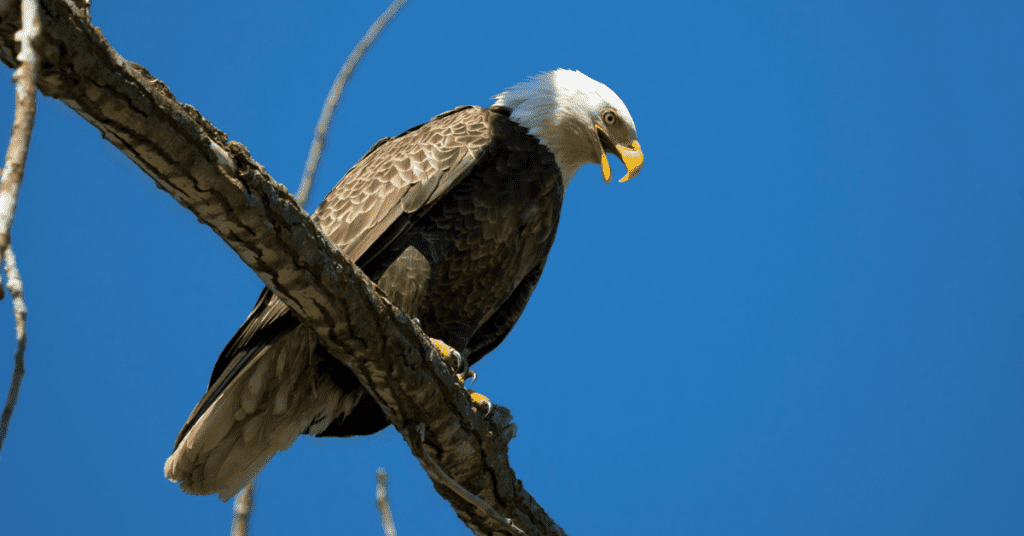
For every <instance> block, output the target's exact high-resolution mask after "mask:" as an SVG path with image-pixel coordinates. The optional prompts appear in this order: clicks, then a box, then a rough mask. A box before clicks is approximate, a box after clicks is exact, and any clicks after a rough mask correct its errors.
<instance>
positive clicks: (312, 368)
mask: <svg viewBox="0 0 1024 536" xmlns="http://www.w3.org/2000/svg"><path fill="white" fill-rule="evenodd" d="M606 153H612V154H614V155H615V156H617V157H619V159H621V160H622V162H623V163H624V164H625V166H626V169H627V173H626V176H625V177H623V178H622V180H621V181H620V182H623V181H626V180H628V179H630V178H632V177H633V176H635V175H636V174H637V173H638V172H639V171H640V168H641V166H642V164H643V153H642V152H641V151H640V144H639V143H638V142H637V137H636V127H635V125H634V124H633V119H632V117H630V115H629V111H628V110H627V109H626V105H625V104H623V102H622V100H621V99H619V97H618V96H617V95H616V94H615V93H614V92H613V91H612V90H611V89H609V88H608V87H607V86H605V85H604V84H602V83H600V82H597V81H595V80H593V79H591V78H589V77H587V76H586V75H584V74H582V73H580V72H577V71H569V70H563V69H560V70H556V71H550V72H545V73H541V74H540V75H537V76H535V77H532V78H530V79H528V80H526V81H524V82H521V83H519V84H516V85H514V86H512V87H510V88H508V89H507V90H506V91H504V92H502V93H501V94H499V95H497V96H496V97H495V102H494V105H493V106H491V107H489V108H480V107H477V106H463V107H460V108H456V109H454V110H452V111H449V112H445V113H443V114H441V115H438V116H437V117H435V118H433V119H432V120H431V121H430V122H429V123H424V124H422V125H419V126H416V127H413V128H411V129H409V130H407V131H406V132H404V133H402V134H400V135H398V136H396V137H394V138H385V139H383V140H381V141H380V142H378V143H377V144H376V145H374V146H373V148H371V149H370V151H369V152H367V153H366V155H365V156H363V158H362V159H360V160H359V162H357V163H356V165H354V166H353V167H352V169H350V170H349V171H348V173H346V174H345V176H344V177H343V178H342V180H341V181H340V182H339V183H338V184H337V185H336V186H335V187H334V189H333V190H331V193H330V194H328V195H327V198H326V199H324V201H323V203H321V204H320V206H319V207H318V208H317V209H316V212H314V213H313V219H314V221H316V222H317V223H319V225H320V226H321V228H322V229H323V232H324V234H325V235H326V236H327V237H328V238H330V239H331V240H332V241H334V242H335V243H336V244H337V245H338V247H339V248H340V249H341V251H342V252H343V253H344V254H345V256H346V257H347V258H349V259H351V260H353V261H355V263H356V264H357V265H358V266H359V268H361V269H362V270H363V271H364V272H365V273H366V274H367V276H369V277H370V279H372V280H373V281H374V282H376V283H377V285H378V286H379V287H380V289H381V290H382V291H384V293H385V294H387V296H388V297H389V299H390V300H391V301H392V303H394V304H395V305H396V306H398V307H399V308H400V309H402V310H403V311H404V312H405V313H406V314H407V315H408V316H409V317H411V318H416V319H418V322H419V323H420V326H421V327H422V328H423V331H424V332H425V333H427V334H428V335H429V336H430V337H431V338H433V339H435V341H436V342H435V344H437V345H438V346H439V348H442V349H445V348H447V349H449V350H455V351H457V352H458V354H457V355H461V358H462V359H464V360H465V361H466V362H467V363H468V364H469V365H472V364H473V363H475V362H477V361H478V360H479V359H480V358H482V357H483V356H484V355H485V354H487V353H488V352H490V351H491V350H493V349H494V348H495V347H496V346H497V345H498V344H499V343H500V342H501V341H502V340H503V339H504V338H505V336H506V335H508V333H509V331H510V330H511V329H512V326H513V325H515V323H516V321H517V320H518V319H519V315H520V314H521V313H522V312H523V309H524V308H525V307H526V302H527V301H528V300H529V299H530V294H531V293H532V292H533V289H534V287H535V286H536V285H537V281H538V280H539V279H540V275H541V272H542V270H543V269H544V262H545V259H547V256H548V251H549V250H550V249H551V245H552V243H553V242H554V239H555V230H556V227H557V225H558V217H559V213H560V210H561V206H562V196H563V194H564V192H565V189H566V187H567V186H568V185H569V181H570V180H572V178H573V176H574V175H575V174H576V172H577V171H578V170H579V169H580V167H582V166H583V165H584V164H587V163H595V164H599V165H600V166H601V172H602V175H603V176H604V179H605V182H608V181H609V179H610V178H611V168H610V167H609V165H608V157H607V156H606ZM445 345H447V346H446V347H445ZM388 424H389V423H388V420H387V419H386V418H385V416H384V413H383V411H382V410H381V409H380V406H378V405H377V403H376V402H375V401H374V400H373V398H372V397H370V396H369V395H368V394H367V393H366V392H365V390H364V389H363V388H362V386H361V385H360V384H359V381H358V380H357V379H356V377H355V375H354V374H353V373H352V372H351V371H350V370H349V369H347V368H346V367H345V366H344V365H342V364H341V363H340V362H338V361H337V360H336V359H334V358H333V357H332V356H331V354H330V353H329V352H328V351H327V350H326V349H324V348H323V347H322V346H321V345H320V344H319V342H318V339H317V337H316V335H315V334H314V333H313V332H312V331H310V330H309V329H307V328H306V327H305V326H303V325H302V324H301V323H300V322H299V320H298V319H297V318H296V317H295V316H294V315H293V314H292V313H291V311H290V310H289V309H288V307H287V306H286V305H285V304H284V303H282V302H281V301H280V300H279V299H278V298H277V297H276V296H275V295H274V294H273V293H271V292H269V291H268V290H267V289H264V290H263V293H262V294H261V295H260V297H259V299H258V300H257V302H256V305H255V307H254V308H253V310H252V312H251V313H249V317H248V318H247V319H246V321H245V323H244V324H242V327H241V328H239V330H238V332H237V333H235V335H234V337H232V338H231V340H230V341H228V343H227V346H226V347H225V348H224V350H223V352H221V354H220V357H219V358H218V359H217V363H216V365H214V368H213V374H212V377H211V379H210V384H209V388H208V390H207V392H206V394H205V395H204V396H203V397H202V399H201V400H200V401H199V403H198V404H197V405H196V407H195V409H194V410H193V411H192V414H191V415H189V417H188V420H187V421H186V423H185V426H184V427H183V428H182V429H181V432H180V433H179V434H178V437H177V440H176V441H175V443H174V452H173V453H172V454H171V456H170V457H169V458H168V459H167V462H166V464H165V465H164V474H165V475H166V476H167V478H168V479H170V480H171V481H174V482H180V484H181V488H182V489H183V490H185V491H186V492H188V493H193V494H199V495H206V494H211V493H219V494H220V498H221V500H227V499H228V498H230V497H231V496H232V495H234V494H235V493H237V492H238V491H239V490H240V489H241V488H242V487H243V486H244V485H245V484H246V483H247V482H248V481H249V480H250V479H252V478H253V476H255V474H256V473H257V472H258V471H259V470H260V469H261V468H262V467H263V466H264V465H265V464H266V463H267V462H268V461H269V460H270V458H271V456H273V455H274V454H276V453H277V452H279V451H283V450H285V449H287V448H288V447H290V446H291V445H292V443H293V442H294V441H295V439H296V438H297V437H298V436H299V435H300V434H309V435H313V436H321V437H322V436H336V437H345V436H352V435H365V434H373V433H376V432H378V431H380V430H383V429H384V428H385V427H387V426H388Z"/></svg>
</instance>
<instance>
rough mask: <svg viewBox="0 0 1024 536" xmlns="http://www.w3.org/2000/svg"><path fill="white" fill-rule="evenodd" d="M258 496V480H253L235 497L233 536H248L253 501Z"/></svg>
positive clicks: (232, 524)
mask: <svg viewBox="0 0 1024 536" xmlns="http://www.w3.org/2000/svg"><path fill="white" fill-rule="evenodd" d="M255 495H256V479H255V478H254V479H252V480H250V481H249V483H248V484H246V485H245V487H244V488H242V491H240V492H238V494H237V495H235V507H234V510H235V517H234V519H232V520H231V536H247V535H248V534H249V519H250V518H251V517H252V501H253V497H254V496H255Z"/></svg>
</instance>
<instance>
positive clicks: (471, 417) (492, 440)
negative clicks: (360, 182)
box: [0, 0, 564, 535]
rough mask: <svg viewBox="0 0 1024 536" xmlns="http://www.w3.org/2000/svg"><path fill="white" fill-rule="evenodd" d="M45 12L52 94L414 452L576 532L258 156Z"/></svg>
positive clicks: (7, 48)
mask: <svg viewBox="0 0 1024 536" xmlns="http://www.w3.org/2000/svg"><path fill="white" fill-rule="evenodd" d="M40 5H41V7H42V10H41V13H40V15H41V18H42V23H43V26H42V28H43V30H44V33H43V36H42V39H41V41H42V42H41V43H40V44H41V46H40V51H41V52H42V58H41V60H42V61H41V64H40V76H39V80H38V86H39V90H40V91H41V92H42V93H43V94H44V95H47V96H51V97H54V98H57V99H60V100H61V101H62V102H64V103H65V104H67V105H68V106H69V107H71V108H72V109H73V110H75V112H76V113H78V114H79V115H81V116H82V117H83V118H85V119H86V120H87V121H89V123H91V124H92V125H93V126H95V127H96V128H97V129H98V130H100V132H102V134H103V136H104V137H105V138H106V139H107V140H109V141H110V142H111V143H112V144H114V146H116V147H117V148H118V149H120V150H121V151H122V152H124V153H125V155H127V156H128V157H129V158H131V159H132V161H134V162H135V163H136V164H137V165H138V166H139V167H140V168H141V169H142V170H143V171H145V172H146V173H147V174H148V175H149V176H150V177H151V178H153V180H154V181H155V183H156V185H157V187H159V188H161V189H163V190H165V191H167V192H168V193H169V194H170V195H171V196H172V197H173V198H174V199H175V200H177V201H178V202H179V203H180V204H181V205H182V206H184V207H186V208H187V209H189V210H190V211H191V212H192V213H193V214H195V215H196V217H197V218H198V219H199V221H201V222H203V223H204V224H206V225H208V226H210V227H211V228H212V229H213V230H214V232H216V233H217V234H218V235H219V236H220V237H221V238H222V239H223V240H224V241H225V242H226V243H227V244H228V245H229V246H230V247H231V248H232V249H233V250H234V251H235V252H236V253H237V254H238V255H239V257H240V258H241V259H242V260H243V262H245V263H246V264H247V265H248V266H249V267H250V268H252V269H253V271H254V272H256V274H257V275H258V276H259V277H260V279H261V280H262V281H263V282H264V283H265V284H266V285H267V287H268V288H269V289H270V290H271V291H272V292H274V293H275V294H276V295H277V296H278V297H280V298H281V299H282V300H283V301H284V303H285V304H287V305H288V307H290V308H291V310H292V312H293V314H295V316H296V317H297V318H299V319H300V320H301V321H302V322H303V324H304V325H305V326H306V327H308V328H309V329H310V330H312V331H313V332H314V333H316V334H317V336H318V337H319V338H320V342H321V344H323V345H324V347H325V348H326V349H327V350H328V351H330V352H331V354H332V355H333V356H334V357H335V358H337V359H338V360H340V361H341V362H342V363H343V364H344V365H345V366H346V367H347V368H349V369H350V370H351V371H352V372H353V373H354V374H355V375H356V377H357V378H358V379H359V382H360V383H361V384H362V385H363V387H364V388H365V389H366V390H367V392H369V393H370V394H371V395H372V396H373V398H374V400H375V401H376V402H377V403H378V404H380V406H381V409H382V410H383V411H384V413H385V415H386V416H387V418H388V420H389V421H390V422H391V423H392V424H393V425H394V426H395V428H396V430H398V431H399V433H401V434H402V436H403V437H404V438H405V440H406V443H407V444H409V445H410V448H411V449H412V450H413V451H414V453H417V454H419V453H422V452H429V453H430V455H431V458H432V459H433V460H436V462H437V467H438V468H440V470H441V471H442V472H443V473H444V474H445V475H447V476H448V477H450V478H451V479H452V480H453V481H455V482H458V483H459V485H460V486H461V487H462V488H463V489H465V490H466V491H467V492H468V493H470V494H472V495H473V496H475V497H478V498H480V499H481V500H483V501H484V502H486V503H487V504H488V505H490V506H491V507H492V508H493V509H494V510H495V511H497V512H498V513H499V514H501V516H503V517H505V518H508V519H511V521H512V523H514V524H515V526H516V527H519V528H520V529H522V530H523V531H524V532H526V533H528V534H536V535H544V534H564V531H563V530H562V529H561V528H560V527H558V525H557V524H556V523H555V522H554V521H553V520H552V519H551V518H550V517H548V516H547V514H546V513H545V512H544V510H543V508H541V507H540V505H538V504H537V503H536V501H534V499H533V497H531V496H530V495H529V494H528V493H527V492H526V491H525V490H524V489H523V486H522V483H521V482H520V481H519V480H518V479H516V477H515V473H514V472H513V471H512V469H511V467H509V464H508V443H507V441H508V438H509V435H508V434H507V430H508V429H509V428H511V427H510V426H507V425H502V424H500V423H496V422H494V421H493V420H489V419H487V418H485V417H484V416H483V415H482V413H481V412H480V411H479V410H478V408H477V407H476V406H475V405H474V403H473V402H472V400H471V399H470V397H469V393H468V392H467V391H466V390H465V389H464V388H463V387H462V386H461V383H460V382H459V381H458V378H457V377H456V375H455V373H454V372H453V371H452V369H451V368H449V367H448V366H447V365H446V364H445V363H444V362H443V360H442V358H441V356H440V355H439V352H438V351H437V350H436V348H435V347H434V345H433V344H431V342H430V340H429V339H428V338H427V337H426V335H425V334H424V333H423V332H422V331H421V330H419V329H418V328H416V326H415V325H413V323H412V321H411V320H409V318H408V317H406V316H405V314H404V313H402V311H400V310H399V309H397V308H395V307H394V306H393V305H391V303H390V302H389V301H388V300H387V298H386V296H385V295H384V294H383V293H382V292H381V291H380V289H378V288H377V287H376V285H374V284H373V282H372V281H370V280H369V279H368V278H367V277H366V276H365V275H364V274H363V273H362V272H361V271H360V270H359V269H358V268H356V267H355V266H354V265H353V264H352V263H351V262H349V261H348V260H347V259H345V257H344V256H343V255H342V254H341V252H340V251H338V249H337V247H336V246H335V245H334V244H333V243H332V242H331V241H329V240H328V239H327V238H326V237H324V236H323V234H322V233H321V232H320V230H319V228H318V226H316V225H315V224H314V223H313V222H312V221H311V220H310V218H309V216H308V215H307V214H306V213H305V212H304V211H303V210H302V209H301V207H299V205H298V204H297V203H296V202H295V200H294V199H293V198H292V197H291V196H290V195H288V192H287V191H286V189H285V188H284V187H283V186H281V185H280V184H278V183H276V182H274V181H273V179H271V178H270V177H269V175H268V174H267V172H266V170H265V169H264V168H263V167H262V166H261V165H259V163H257V162H255V161H254V160H253V159H252V158H251V157H250V156H249V154H248V151H247V150H246V149H245V147H243V146H242V145H241V144H238V143H234V142H232V143H228V140H227V136H226V135H225V134H224V133H223V132H221V131H220V130H218V129H216V128H214V127H213V126H212V125H211V124H210V123H209V122H208V121H207V120H206V119H205V118H203V116H202V115H200V114H199V112H198V111H196V110H195V109H194V108H192V107H191V106H188V105H184V104H181V103H179V102H178V101H177V100H175V98H174V95H173V94H171V92H170V90H168V88H167V87H166V85H164V84H163V83H162V82H160V81H159V80H157V79H156V78H154V77H153V76H152V75H150V74H149V73H148V72H147V71H146V70H145V69H144V68H143V67H141V66H139V65H137V64H134V63H131V62H129V61H127V60H125V59H124V58H122V57H121V56H120V55H119V54H117V52H115V51H114V50H113V49H112V48H111V47H110V45H109V44H108V43H107V42H106V40H105V39H104V38H103V36H102V34H100V32H99V31H98V30H97V29H96V28H95V27H94V26H92V25H91V24H90V23H89V21H88V20H86V18H85V17H84V15H83V14H82V13H81V12H80V11H79V10H78V9H77V8H76V7H74V6H72V5H70V4H68V3H66V2H65V1H62V0H41V1H40ZM12 11H13V10H12ZM11 16H12V15H11V14H10V13H0V60H2V61H3V62H4V63H6V64H7V65H11V66H13V65H15V61H14V58H13V55H12V51H13V50H14V48H15V42H14V39H13V34H14V30H15V29H16V25H15V24H14V22H13V21H12V20H11V19H10V17H11ZM421 424H422V425H423V426H422V437H421V435H420V433H419V432H418V431H417V428H418V427H419V425H421ZM420 459H421V460H423V458H422V455H421V456H420ZM422 463H423V464H424V467H426V462H422ZM437 472H438V471H436V470H428V475H429V476H430V478H431V479H432V480H433V481H434V488H435V489H436V490H437V492H438V493H439V494H440V495H441V496H442V497H444V498H445V499H446V500H447V501H448V502H449V503H450V504H451V505H452V507H453V508H454V509H455V511H456V513H457V514H458V516H459V518H460V519H462V521H463V522H464V523H465V524H466V525H467V526H468V527H469V528H470V529H471V530H473V531H474V532H476V533H477V534H496V533H507V532H508V531H509V527H508V524H507V523H502V522H499V520H496V519H495V518H494V516H492V515H491V514H489V513H487V512H483V511H481V510H480V509H479V508H477V507H476V506H475V505H474V504H472V503H470V502H467V501H466V500H465V499H464V498H462V497H461V496H460V495H459V494H458V493H456V492H454V491H452V489H450V487H449V486H448V485H447V484H446V483H445V482H443V481H442V480H441V479H440V478H439V477H438V475H437V474H436V473H437Z"/></svg>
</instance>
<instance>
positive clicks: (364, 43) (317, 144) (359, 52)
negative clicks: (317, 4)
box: [295, 0, 406, 207]
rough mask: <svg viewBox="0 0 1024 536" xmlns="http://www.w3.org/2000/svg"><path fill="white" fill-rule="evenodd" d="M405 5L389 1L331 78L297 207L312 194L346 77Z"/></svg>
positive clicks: (297, 198) (314, 135) (296, 197)
mask: <svg viewBox="0 0 1024 536" xmlns="http://www.w3.org/2000/svg"><path fill="white" fill-rule="evenodd" d="M405 2H406V0H394V1H393V2H391V5H390V6H388V9H387V10H386V11H384V13H382V14H381V16H380V17H378V18H377V20H376V22H374V23H373V26H370V29H369V30H366V35H364V36H363V38H362V40H360V41H359V43H358V44H357V45H356V48H354V49H352V53H351V54H349V55H348V59H346V60H345V65H343V66H342V67H341V72H339V73H338V76H337V77H335V78H334V85H332V86H331V92H330V93H329V94H328V95H327V100H326V101H324V107H323V110H321V111H320V120H319V121H317V123H316V132H315V133H313V143H312V145H310V147H309V156H307V157H306V168H305V169H304V170H303V171H302V182H301V183H299V191H298V193H296V194H295V199H296V200H297V201H298V202H299V205H300V206H303V207H305V206H306V203H308V202H309V194H310V192H312V191H313V184H314V182H315V181H316V174H317V172H318V171H319V170H320V155H321V154H322V153H323V149H324V145H325V144H326V143H327V132H328V131H329V130H330V129H331V121H332V120H333V119H334V110H335V109H337V107H338V103H339V102H341V92H342V90H344V89H345V84H347V83H348V79H349V77H350V76H352V72H353V71H355V68H356V65H358V64H359V61H360V60H362V59H363V55H364V54H365V53H366V51H367V50H369V48H370V45H373V42H374V40H376V39H377V35H378V34H380V32H381V30H383V29H384V27H385V26H387V25H388V23H389V22H391V19H393V18H394V17H395V15H397V14H398V10H400V9H402V6H403V5H405Z"/></svg>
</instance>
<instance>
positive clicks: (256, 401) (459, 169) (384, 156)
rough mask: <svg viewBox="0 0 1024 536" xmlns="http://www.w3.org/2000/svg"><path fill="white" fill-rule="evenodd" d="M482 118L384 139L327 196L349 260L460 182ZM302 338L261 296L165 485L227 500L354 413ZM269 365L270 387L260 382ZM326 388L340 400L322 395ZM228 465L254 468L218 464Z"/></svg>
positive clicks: (286, 315)
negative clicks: (302, 442)
mask: <svg viewBox="0 0 1024 536" xmlns="http://www.w3.org/2000/svg"><path fill="white" fill-rule="evenodd" d="M485 117H486V112H485V111H484V110H483V109H481V108H477V107H469V106H466V107H461V108H457V109H455V110H452V111H450V112H447V113H444V114H441V115H439V116H437V117H435V118H434V119H433V120H431V121H430V122H429V123H425V124H423V125H419V126H417V127H414V128H412V129H409V130H408V131H406V132H404V133H403V134H401V135H399V136H397V137H395V138H386V139H384V140H381V141H380V142H378V143H377V144H376V145H374V147H373V148H371V150H370V151H369V152H367V154H366V155H364V156H363V158H362V159H360V161H359V162H358V163H356V165H355V166H353V167H352V169H350V170H349V171H348V173H346V175H345V177H344V178H343V179H342V180H341V182H339V183H338V185H337V186H335V187H334V189H333V190H331V192H330V193H329V194H328V195H327V197H326V199H325V200H324V202H323V203H321V205H320V207H318V208H317V210H316V212H315V213H314V215H313V218H314V220H315V221H317V222H318V223H319V224H320V225H321V227H322V228H323V230H324V232H325V234H326V235H327V236H328V238H330V239H331V240H333V241H334V242H335V243H336V244H338V246H339V247H340V248H341V250H342V252H343V253H344V254H345V255H346V256H347V257H348V258H350V259H353V260H355V261H356V262H357V263H358V264H364V263H365V262H367V260H368V259H372V258H373V257H374V256H375V255H376V254H377V253H379V252H380V251H381V250H383V249H384V248H386V247H387V245H388V243H390V242H391V241H392V240H394V239H395V238H396V237H398V236H400V235H401V234H402V233H403V232H404V231H405V230H406V229H408V228H409V227H410V226H412V225H413V223H414V222H415V218H416V217H417V216H418V215H422V214H423V213H424V212H425V211H426V210H428V209H429V207H430V206H432V205H433V204H434V203H436V202H437V200H438V199H440V198H441V197H442V196H444V195H445V193H447V192H448V191H449V190H451V188H452V187H453V186H454V185H455V184H457V183H458V182H459V181H460V180H462V178H463V177H465V175H466V174H467V172H468V171H469V170H470V169H471V168H472V167H473V165H474V163H475V161H476V158H477V155H478V154H479V153H480V152H481V151H483V150H484V149H485V148H486V146H487V144H488V143H489V141H490V140H489V137H488V136H489V129H488V126H487V123H486V120H485ZM309 336H311V334H309V333H307V330H305V328H302V327H301V325H300V323H299V322H298V320H297V319H295V317H294V316H293V315H291V314H290V311H289V309H288V308H287V306H285V305H284V304H283V303H282V302H281V301H280V300H278V299H277V297H276V296H274V295H273V294H272V293H271V292H269V291H268V290H266V289H264V291H263V292H262V293H261V294H260V297H259V299H258V300H257V302H256V305H255V307H254V308H253V310H252V312H251V313H250V314H249V317H248V318H247V319H246V321H245V323H244V324H243V325H242V326H241V327H240V328H239V330H238V332H237V333H235V335H234V337H232V339H231V340H230V341H229V342H228V344H227V346H226V347H225V348H224V350H223V351H222V352H221V355H220V356H219V358H218V360H217V363H216V365H215V366H214V370H213V374H212V375H211V378H210V385H209V389H208V390H207V392H206V394H205V395H204V396H203V398H202V399H201V400H200V401H199V403H198V404H197V405H196V407H195V409H194V410H193V411H192V414H191V415H190V416H189V418H188V420H187V422H186V424H185V426H184V427H183V428H182V430H181V432H180V433H179V435H178V438H177V440H176V441H175V451H174V453H173V454H172V455H171V457H170V458H168V460H167V464H165V469H164V470H165V474H166V475H167V477H168V478H170V479H171V480H174V481H178V482H181V483H182V487H183V489H185V490H186V491H190V492H192V493H201V494H205V493H213V492H220V493H221V498H222V499H226V498H227V497H230V495H232V494H234V492H235V491H237V489H238V488H240V487H241V486H242V485H244V484H245V482H246V481H247V480H248V478H249V477H251V476H252V475H253V474H255V472H256V471H258V470H259V469H260V467H261V466H262V465H263V464H264V463H265V462H266V461H267V460H269V458H270V456H272V455H273V454H274V453H275V452H277V451H279V450H284V449H285V448H287V447H288V446H290V445H291V443H292V441H294V439H295V437H297V436H298V435H299V434H301V433H304V432H308V433H314V434H315V433H318V432H320V431H322V429H323V427H325V426H326V425H327V424H328V423H330V422H331V420H333V419H334V418H336V417H338V416H339V415H341V414H347V412H349V411H351V410H352V408H353V407H354V406H355V405H356V404H357V403H359V402H360V397H361V394H362V390H361V389H355V387H357V386H338V385H333V384H330V385H325V384H323V383H322V382H321V381H319V379H328V378H329V377H330V375H329V374H320V376H316V375H317V374H318V371H317V366H310V365H317V364H316V363H315V361H316V360H315V359H314V356H313V347H314V346H315V344H312V343H311V339H309ZM268 362H269V363H271V364H269V365H268V364H267V363H268ZM268 367H270V369H271V370H275V371H276V379H274V378H272V377H270V376H266V372H265V371H266V370H267V369H268ZM321 377H322V378H321ZM318 378H319V379H318ZM331 389H333V390H334V391H338V392H336V393H334V392H325V391H330V390H331ZM349 395H352V396H349ZM233 459H249V460H252V461H251V463H248V464H247V465H246V466H245V467H233V466H231V464H229V463H227V462H226V461H225V460H233Z"/></svg>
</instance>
